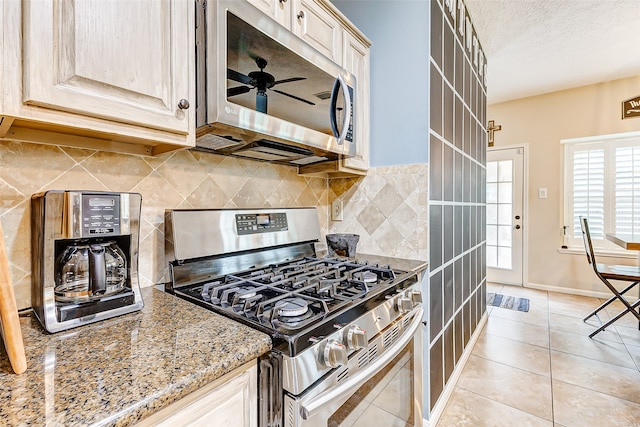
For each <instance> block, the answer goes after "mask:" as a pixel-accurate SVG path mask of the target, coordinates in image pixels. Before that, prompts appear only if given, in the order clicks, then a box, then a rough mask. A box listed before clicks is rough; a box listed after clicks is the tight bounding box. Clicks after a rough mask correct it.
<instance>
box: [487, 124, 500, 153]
mask: <svg viewBox="0 0 640 427" xmlns="http://www.w3.org/2000/svg"><path fill="white" fill-rule="evenodd" d="M499 130H502V125H497V126H496V123H495V121H494V120H489V126H487V132H488V133H489V147H493V138H494V136H495V135H494V134H495V132H497V131H499Z"/></svg>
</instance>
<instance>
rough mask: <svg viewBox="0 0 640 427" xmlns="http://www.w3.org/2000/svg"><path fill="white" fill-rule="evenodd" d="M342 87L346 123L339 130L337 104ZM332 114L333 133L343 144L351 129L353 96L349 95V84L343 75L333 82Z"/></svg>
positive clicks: (330, 113)
mask: <svg viewBox="0 0 640 427" xmlns="http://www.w3.org/2000/svg"><path fill="white" fill-rule="evenodd" d="M341 87H342V93H344V105H345V112H344V118H345V119H344V124H343V125H342V130H341V131H338V116H337V109H336V107H337V104H338V91H339V90H340V88H341ZM329 115H330V116H331V117H330V118H331V120H330V122H331V130H332V131H333V135H334V136H335V137H336V138H337V139H338V145H342V144H343V143H344V141H345V139H346V138H347V132H348V131H349V125H350V124H351V120H350V118H351V96H350V95H349V86H347V82H345V81H344V79H343V78H342V76H341V75H338V78H337V79H336V81H335V83H334V84H333V90H332V91H331V110H330V111H329Z"/></svg>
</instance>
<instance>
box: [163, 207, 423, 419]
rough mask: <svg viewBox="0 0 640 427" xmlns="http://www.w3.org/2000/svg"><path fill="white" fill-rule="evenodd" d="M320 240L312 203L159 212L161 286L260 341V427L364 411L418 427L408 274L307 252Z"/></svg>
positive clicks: (418, 384) (416, 307)
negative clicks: (164, 268)
mask: <svg viewBox="0 0 640 427" xmlns="http://www.w3.org/2000/svg"><path fill="white" fill-rule="evenodd" d="M320 238H321V232H320V225H319V221H318V212H317V210H316V209H315V208H287V209H276V208H273V209H234V210H231V209H215V210H193V209H180V210H169V211H167V212H166V215H165V251H166V254H167V256H168V257H169V259H170V270H171V281H170V283H169V284H168V285H167V288H168V289H167V290H168V291H169V292H172V293H174V294H175V295H177V296H178V297H180V298H184V299H186V300H188V301H191V302H193V303H195V304H198V305H200V306H203V307H205V308H208V309H210V310H213V311H215V312H217V313H219V314H221V315H224V316H227V317H230V318H232V319H235V320H237V321H239V322H242V323H244V324H246V325H248V326H251V327H253V328H256V329H258V330H261V331H263V332H265V333H267V334H269V335H270V336H271V337H272V340H273V349H272V351H271V352H270V353H268V354H267V355H265V356H264V357H262V358H261V360H260V362H259V378H258V384H259V390H258V394H259V421H260V426H261V427H280V426H284V427H298V426H299V427H307V426H339V425H350V423H351V422H352V421H353V420H355V419H356V418H357V417H358V416H360V415H362V414H363V413H365V412H366V411H368V410H371V411H375V410H382V411H383V412H386V413H387V414H386V415H389V414H393V415H392V416H395V417H396V418H399V419H400V420H403V421H404V422H405V423H408V424H409V425H415V426H419V425H421V424H422V410H421V407H422V331H421V328H420V324H421V321H422V317H423V308H422V297H421V293H420V280H419V275H418V273H416V272H411V271H402V270H398V269H395V268H393V267H391V266H388V265H378V264H373V263H369V262H367V261H366V260H360V259H353V258H349V259H347V258H336V257H319V256H318V255H317V253H316V248H315V245H316V244H317V243H319V242H320ZM389 390H393V393H392V394H391V395H390V396H388V397H386V395H385V393H389ZM390 407H392V408H390ZM403 425H404V424H403Z"/></svg>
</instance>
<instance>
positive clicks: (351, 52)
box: [343, 31, 370, 170]
mask: <svg viewBox="0 0 640 427" xmlns="http://www.w3.org/2000/svg"><path fill="white" fill-rule="evenodd" d="M343 67H344V68H345V69H346V70H347V71H349V72H350V73H351V74H353V75H354V76H356V83H357V84H358V86H357V88H356V91H357V100H358V102H357V104H356V115H355V123H356V133H355V139H356V140H355V144H356V155H355V156H354V157H350V158H348V159H344V160H343V165H344V166H345V167H347V168H354V169H359V170H367V169H369V88H370V85H369V47H368V46H366V45H365V44H363V43H362V42H361V41H360V40H358V39H357V38H356V37H354V36H353V35H352V34H351V33H349V32H347V31H345V34H344V62H343Z"/></svg>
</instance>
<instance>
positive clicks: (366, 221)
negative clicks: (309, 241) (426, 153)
mask: <svg viewBox="0 0 640 427" xmlns="http://www.w3.org/2000/svg"><path fill="white" fill-rule="evenodd" d="M427 175H428V166H427V164H411V165H401V166H383V167H377V168H373V169H371V170H369V172H368V174H367V176H365V177H363V178H357V179H353V178H344V179H331V180H330V181H329V199H330V200H329V202H330V203H331V202H333V201H334V200H335V199H339V200H342V202H343V220H342V221H329V231H330V232H331V233H356V234H359V235H360V241H359V242H358V251H359V252H364V253H370V254H373V255H383V256H391V257H400V258H410V259H420V260H427V239H428V226H427V220H428V218H427V200H428V195H427V188H428V176H427Z"/></svg>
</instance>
